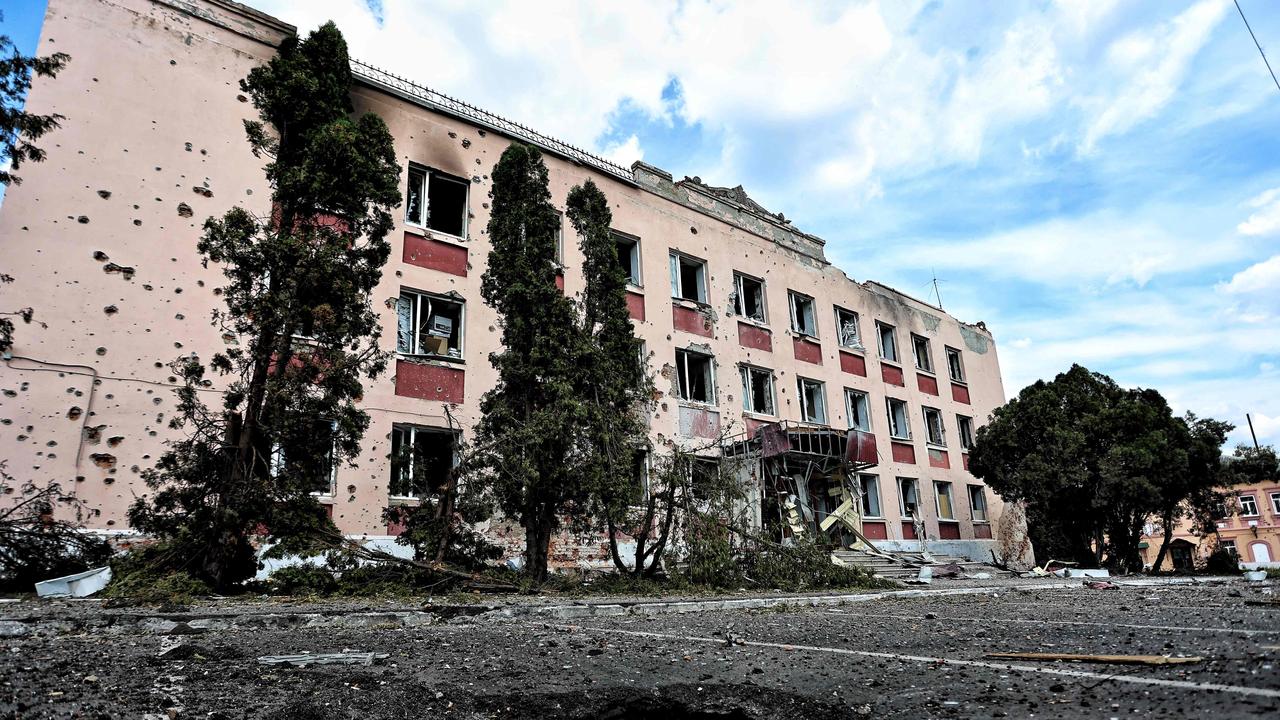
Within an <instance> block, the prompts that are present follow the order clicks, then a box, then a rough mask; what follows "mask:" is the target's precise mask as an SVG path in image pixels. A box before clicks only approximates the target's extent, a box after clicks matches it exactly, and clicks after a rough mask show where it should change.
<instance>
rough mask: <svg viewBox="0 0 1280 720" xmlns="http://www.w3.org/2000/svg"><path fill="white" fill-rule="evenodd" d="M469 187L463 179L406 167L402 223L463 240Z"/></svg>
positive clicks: (465, 233)
mask: <svg viewBox="0 0 1280 720" xmlns="http://www.w3.org/2000/svg"><path fill="white" fill-rule="evenodd" d="M469 186H470V183H468V182H467V181H466V180H464V179H462V178H456V177H453V176H451V175H446V174H444V173H442V172H440V171H438V170H433V169H431V168H420V167H411V168H409V188H408V191H407V192H406V193H405V214H404V219H405V222H406V223H408V224H410V225H417V226H419V227H426V228H428V229H431V230H435V231H436V232H440V233H444V234H446V235H452V236H454V237H460V238H461V237H466V235H467V190H468V188H469Z"/></svg>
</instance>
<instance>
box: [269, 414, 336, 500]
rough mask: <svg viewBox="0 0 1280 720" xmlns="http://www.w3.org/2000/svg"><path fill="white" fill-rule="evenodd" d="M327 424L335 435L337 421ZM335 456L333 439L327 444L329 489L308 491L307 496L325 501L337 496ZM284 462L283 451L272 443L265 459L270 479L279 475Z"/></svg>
mask: <svg viewBox="0 0 1280 720" xmlns="http://www.w3.org/2000/svg"><path fill="white" fill-rule="evenodd" d="M321 421H322V420H317V422H321ZM328 422H329V432H331V433H334V434H336V433H337V431H338V421H337V420H330V421H328ZM337 454H338V440H337V438H333V439H332V440H331V441H330V442H329V488H328V492H320V491H317V490H310V491H308V494H309V495H311V496H312V497H317V498H325V499H333V498H335V497H337V495H338V458H337ZM285 462H286V459H285V457H284V449H283V448H281V447H280V446H279V445H277V444H275V443H274V442H273V443H272V445H271V454H270V455H269V456H268V457H267V472H269V473H270V474H271V477H273V478H275V477H276V476H277V475H279V474H280V471H281V470H282V469H283V465H284V463H285Z"/></svg>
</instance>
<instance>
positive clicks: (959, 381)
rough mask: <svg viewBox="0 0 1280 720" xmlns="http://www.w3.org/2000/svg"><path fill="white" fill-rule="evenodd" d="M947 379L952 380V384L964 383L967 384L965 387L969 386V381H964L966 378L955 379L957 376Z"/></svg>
mask: <svg viewBox="0 0 1280 720" xmlns="http://www.w3.org/2000/svg"><path fill="white" fill-rule="evenodd" d="M947 379H948V380H950V381H951V384H952V385H963V386H965V387H968V386H969V383H968V382H967V381H964V380H957V379H955V378H947Z"/></svg>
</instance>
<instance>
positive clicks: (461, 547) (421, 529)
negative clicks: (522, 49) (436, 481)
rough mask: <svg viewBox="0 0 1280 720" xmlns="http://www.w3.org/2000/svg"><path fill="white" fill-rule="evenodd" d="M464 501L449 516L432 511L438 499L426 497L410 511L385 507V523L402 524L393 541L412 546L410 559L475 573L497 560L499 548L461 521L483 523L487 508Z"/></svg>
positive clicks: (435, 507)
mask: <svg viewBox="0 0 1280 720" xmlns="http://www.w3.org/2000/svg"><path fill="white" fill-rule="evenodd" d="M466 499H469V498H464V504H463V505H461V506H460V507H458V508H457V512H456V513H451V514H450V515H449V516H445V515H442V514H439V513H437V512H436V510H437V508H438V503H440V502H442V501H443V499H442V498H428V499H427V500H428V501H427V502H424V503H423V504H422V505H419V506H417V507H414V508H403V507H393V508H388V509H387V511H386V516H387V520H388V521H391V522H394V521H400V522H403V523H404V530H403V532H401V533H400V535H399V537H397V538H396V542H397V543H399V544H401V545H408V546H409V547H412V548H413V549H414V558H416V559H418V560H422V561H435V560H438V561H440V562H445V563H448V564H450V565H453V566H456V567H460V568H464V569H467V570H478V569H481V568H483V567H485V563H487V562H488V561H490V560H497V559H498V558H499V557H501V556H502V548H500V547H498V546H497V545H494V544H493V543H491V542H489V541H488V540H487V539H486V538H485V536H484V535H483V534H481V533H480V532H478V531H476V529H475V528H474V526H472V525H471V524H469V523H464V522H463V520H462V518H466V519H467V520H468V521H470V522H477V521H480V520H483V519H485V518H486V517H488V513H487V508H485V507H484V506H483V505H481V504H479V503H473V502H465V500H466ZM442 544H443V547H442Z"/></svg>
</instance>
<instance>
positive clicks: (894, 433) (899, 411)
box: [885, 398, 911, 440]
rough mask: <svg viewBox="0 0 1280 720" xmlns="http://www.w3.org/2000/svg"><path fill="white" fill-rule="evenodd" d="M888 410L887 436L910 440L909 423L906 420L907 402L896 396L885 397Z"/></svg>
mask: <svg viewBox="0 0 1280 720" xmlns="http://www.w3.org/2000/svg"><path fill="white" fill-rule="evenodd" d="M885 405H886V407H887V408H888V411H889V437H891V438H894V439H895V440H910V439H911V425H910V424H909V423H908V422H907V403H906V402H904V401H902V400H898V399H896V398H885Z"/></svg>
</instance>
